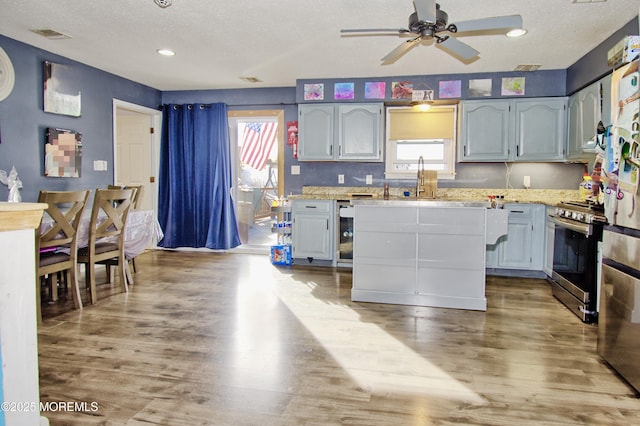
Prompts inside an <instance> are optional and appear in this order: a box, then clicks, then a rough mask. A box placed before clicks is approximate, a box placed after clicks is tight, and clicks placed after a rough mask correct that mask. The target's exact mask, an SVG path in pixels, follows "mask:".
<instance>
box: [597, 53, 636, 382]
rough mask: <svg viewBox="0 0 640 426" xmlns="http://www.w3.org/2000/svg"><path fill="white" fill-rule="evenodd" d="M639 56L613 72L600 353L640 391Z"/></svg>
mask: <svg viewBox="0 0 640 426" xmlns="http://www.w3.org/2000/svg"><path fill="white" fill-rule="evenodd" d="M639 63H640V61H639V60H635V61H633V62H631V63H629V64H627V65H625V66H623V67H621V68H619V69H617V70H615V71H614V72H613V75H612V87H611V91H612V104H611V105H612V114H613V115H614V122H613V123H614V124H613V128H612V131H611V137H610V138H609V139H608V141H607V147H606V155H605V161H604V164H603V171H602V172H603V182H604V188H605V202H604V204H605V213H606V216H607V218H608V220H609V223H610V225H607V226H606V227H605V228H604V232H603V238H602V279H601V289H600V307H599V308H600V312H599V319H598V353H599V354H600V355H601V356H602V357H603V358H604V359H605V360H606V361H607V363H608V364H609V365H610V366H611V367H613V368H614V369H615V370H616V371H617V372H618V373H619V374H620V375H621V376H622V377H624V378H625V380H627V382H629V384H630V385H631V386H633V387H634V388H635V389H636V391H638V392H640V193H639V191H638V188H639V186H638V181H639V179H640V159H639V156H640V148H639V147H638V145H639V144H640V139H639V128H640V121H639V119H638V114H639V112H640V100H639V95H640V90H639V89H640V88H639V86H640V74H639V73H638V64H639Z"/></svg>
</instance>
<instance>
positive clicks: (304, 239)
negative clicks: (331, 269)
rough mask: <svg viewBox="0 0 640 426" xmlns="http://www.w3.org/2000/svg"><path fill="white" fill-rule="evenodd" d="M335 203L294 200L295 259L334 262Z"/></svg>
mask: <svg viewBox="0 0 640 426" xmlns="http://www.w3.org/2000/svg"><path fill="white" fill-rule="evenodd" d="M332 206H333V201H325V200H294V202H293V204H292V206H291V215H292V221H293V223H292V226H291V234H292V241H293V247H292V250H293V257H294V258H313V259H321V260H333V240H334V237H335V234H334V229H335V227H334V226H335V223H334V221H335V218H334V215H333V208H332Z"/></svg>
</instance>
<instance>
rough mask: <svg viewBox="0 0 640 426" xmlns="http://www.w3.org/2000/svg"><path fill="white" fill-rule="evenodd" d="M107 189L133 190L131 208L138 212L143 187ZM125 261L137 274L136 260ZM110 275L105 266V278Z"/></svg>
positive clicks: (111, 186)
mask: <svg viewBox="0 0 640 426" xmlns="http://www.w3.org/2000/svg"><path fill="white" fill-rule="evenodd" d="M108 189H131V190H133V194H132V195H131V208H132V209H133V210H138V209H139V208H140V206H141V205H142V197H144V186H143V185H122V186H120V185H109V186H108ZM127 261H128V262H129V263H130V264H131V269H133V272H138V271H137V270H136V258H135V257H132V258H131V259H127ZM110 274H111V268H110V267H109V266H107V277H110V276H111V275H110Z"/></svg>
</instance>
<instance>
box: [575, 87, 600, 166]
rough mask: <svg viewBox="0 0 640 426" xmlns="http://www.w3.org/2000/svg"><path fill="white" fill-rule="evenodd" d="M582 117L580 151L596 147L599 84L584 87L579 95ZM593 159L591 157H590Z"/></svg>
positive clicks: (598, 117)
mask: <svg viewBox="0 0 640 426" xmlns="http://www.w3.org/2000/svg"><path fill="white" fill-rule="evenodd" d="M578 94H579V96H580V108H581V116H582V146H581V148H582V150H585V149H588V150H592V149H594V148H595V147H596V131H597V128H598V122H600V119H601V114H600V83H599V82H596V83H593V84H592V85H590V86H587V87H585V88H584V89H582V90H581V91H580V92H579V93H578ZM592 157H593V156H592Z"/></svg>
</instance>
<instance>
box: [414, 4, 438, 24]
mask: <svg viewBox="0 0 640 426" xmlns="http://www.w3.org/2000/svg"><path fill="white" fill-rule="evenodd" d="M413 6H414V7H415V8H416V14H417V15H418V20H419V21H425V22H431V23H435V22H436V0H413Z"/></svg>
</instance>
